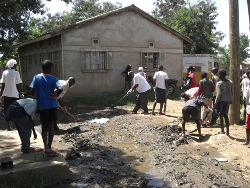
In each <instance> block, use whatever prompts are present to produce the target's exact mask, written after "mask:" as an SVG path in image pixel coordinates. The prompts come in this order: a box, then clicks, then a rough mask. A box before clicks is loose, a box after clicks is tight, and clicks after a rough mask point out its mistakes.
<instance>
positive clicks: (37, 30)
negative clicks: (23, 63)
mask: <svg viewBox="0 0 250 188" xmlns="http://www.w3.org/2000/svg"><path fill="white" fill-rule="evenodd" d="M72 4H73V8H72V11H71V12H63V13H57V14H55V15H51V14H47V15H46V16H44V17H43V18H39V19H35V18H32V19H31V21H30V26H29V30H28V31H27V33H28V34H27V36H28V37H33V36H39V35H42V34H45V33H48V32H52V31H55V30H58V29H61V28H64V27H67V26H69V25H71V24H74V23H76V22H79V21H82V20H85V19H87V18H91V17H94V16H97V15H99V14H102V13H105V12H108V11H111V10H115V9H118V8H121V4H120V3H116V4H112V3H110V2H103V3H99V0H75V1H72ZM30 39H31V38H30ZM26 40H27V39H26Z"/></svg>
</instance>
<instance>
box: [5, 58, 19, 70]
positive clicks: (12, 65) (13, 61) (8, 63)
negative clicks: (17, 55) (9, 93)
mask: <svg viewBox="0 0 250 188" xmlns="http://www.w3.org/2000/svg"><path fill="white" fill-rule="evenodd" d="M15 64H17V62H16V60H15V59H10V60H9V61H8V62H7V63H6V67H9V68H12V67H14V65H15Z"/></svg>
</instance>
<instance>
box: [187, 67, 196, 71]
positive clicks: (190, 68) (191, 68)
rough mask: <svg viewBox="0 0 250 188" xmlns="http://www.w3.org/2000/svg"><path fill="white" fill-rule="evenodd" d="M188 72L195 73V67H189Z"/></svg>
mask: <svg viewBox="0 0 250 188" xmlns="http://www.w3.org/2000/svg"><path fill="white" fill-rule="evenodd" d="M187 70H188V72H190V71H191V72H194V71H195V67H193V66H189V67H188V69H187Z"/></svg>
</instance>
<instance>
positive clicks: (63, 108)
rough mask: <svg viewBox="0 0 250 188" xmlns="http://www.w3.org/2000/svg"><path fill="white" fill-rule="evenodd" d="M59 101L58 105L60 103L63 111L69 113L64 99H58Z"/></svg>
mask: <svg viewBox="0 0 250 188" xmlns="http://www.w3.org/2000/svg"><path fill="white" fill-rule="evenodd" d="M57 101H58V103H59V107H60V108H61V109H62V110H64V111H65V112H68V110H67V107H66V105H65V104H64V101H63V99H62V98H58V99H57Z"/></svg>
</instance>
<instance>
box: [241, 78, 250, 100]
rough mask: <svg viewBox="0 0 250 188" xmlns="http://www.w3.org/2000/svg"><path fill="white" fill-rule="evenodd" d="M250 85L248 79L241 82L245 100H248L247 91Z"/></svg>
mask: <svg viewBox="0 0 250 188" xmlns="http://www.w3.org/2000/svg"><path fill="white" fill-rule="evenodd" d="M249 85H250V80H249V79H248V78H243V79H242V81H241V89H242V97H243V99H245V98H246V95H247V90H248V88H249Z"/></svg>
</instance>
